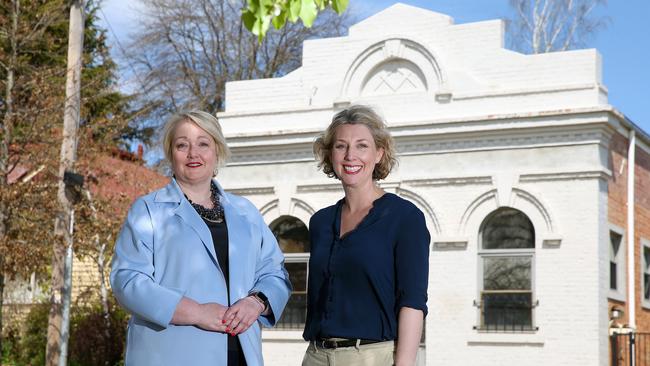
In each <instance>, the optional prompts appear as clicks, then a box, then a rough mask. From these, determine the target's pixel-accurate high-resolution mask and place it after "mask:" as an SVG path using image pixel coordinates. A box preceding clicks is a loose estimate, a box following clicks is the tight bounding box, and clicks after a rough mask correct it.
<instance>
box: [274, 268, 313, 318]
mask: <svg viewBox="0 0 650 366" xmlns="http://www.w3.org/2000/svg"><path fill="white" fill-rule="evenodd" d="M284 266H285V268H286V269H287V271H288V272H289V279H290V280H291V284H292V285H293V291H292V292H291V297H289V302H287V306H286V307H285V308H284V312H283V313H282V317H281V318H280V320H279V321H278V323H277V325H276V327H277V328H281V329H302V328H303V327H304V325H305V320H306V318H307V263H306V262H302V263H285V264H284Z"/></svg>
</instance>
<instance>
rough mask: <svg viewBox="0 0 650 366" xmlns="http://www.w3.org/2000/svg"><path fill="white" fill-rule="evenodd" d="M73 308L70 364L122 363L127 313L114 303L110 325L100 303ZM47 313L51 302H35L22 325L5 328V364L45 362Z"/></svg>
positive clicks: (23, 364) (90, 365) (22, 365)
mask: <svg viewBox="0 0 650 366" xmlns="http://www.w3.org/2000/svg"><path fill="white" fill-rule="evenodd" d="M71 312H72V314H73V315H72V318H71V322H70V341H69V346H68V350H69V352H68V364H69V365H70V366H94V365H111V366H113V365H122V364H123V354H124V344H125V337H126V324H127V321H128V314H127V313H126V312H125V311H124V310H122V309H121V308H120V307H119V306H117V304H111V306H110V311H109V313H110V327H108V326H107V323H106V321H105V319H104V317H103V314H102V311H101V307H100V306H98V305H94V306H87V307H74V308H73V309H72V311H71ZM48 313H49V304H36V305H33V306H32V308H31V310H30V312H29V314H28V315H27V318H26V319H25V322H24V323H23V324H22V326H23V328H22V329H18V328H17V327H15V326H14V327H11V328H9V329H8V330H7V331H6V332H5V333H6V334H5V339H4V342H3V352H2V356H3V357H2V362H3V364H6V365H15V366H30V365H44V364H45V343H46V342H47V321H48V319H47V317H48ZM107 337H108V339H107Z"/></svg>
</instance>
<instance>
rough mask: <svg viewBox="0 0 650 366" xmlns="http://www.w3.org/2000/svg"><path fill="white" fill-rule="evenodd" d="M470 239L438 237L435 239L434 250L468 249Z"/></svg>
mask: <svg viewBox="0 0 650 366" xmlns="http://www.w3.org/2000/svg"><path fill="white" fill-rule="evenodd" d="M468 242H469V239H467V238H464V237H459V238H442V237H441V238H436V239H434V240H433V247H432V248H431V250H433V251H448V250H466V249H467V243H468Z"/></svg>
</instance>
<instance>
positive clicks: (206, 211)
mask: <svg viewBox="0 0 650 366" xmlns="http://www.w3.org/2000/svg"><path fill="white" fill-rule="evenodd" d="M185 198H187V200H188V201H189V202H190V204H191V205H192V207H194V209H195V210H196V212H197V213H198V214H199V216H201V218H202V219H204V220H206V221H208V222H212V223H221V222H223V218H224V213H223V207H221V203H220V202H219V192H218V191H217V185H216V184H214V182H211V183H210V200H211V201H212V208H205V207H203V206H201V205H199V204H198V203H194V202H192V200H191V199H189V198H188V197H187V195H185Z"/></svg>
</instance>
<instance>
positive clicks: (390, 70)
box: [337, 36, 449, 101]
mask: <svg viewBox="0 0 650 366" xmlns="http://www.w3.org/2000/svg"><path fill="white" fill-rule="evenodd" d="M446 79H447V78H446V77H445V75H444V73H443V71H442V69H441V68H440V65H439V61H438V57H435V56H434V54H433V53H432V52H431V50H429V49H428V48H427V47H425V46H423V43H422V42H418V41H415V40H413V39H411V38H409V37H404V36H394V37H387V38H385V39H384V40H381V41H379V42H376V43H374V44H372V45H370V46H369V47H367V48H366V49H365V50H363V51H362V52H360V53H359V55H358V56H357V57H356V58H355V59H354V61H353V62H352V64H351V65H350V67H348V71H347V72H346V74H345V78H344V79H343V87H342V89H341V93H340V97H339V98H337V100H341V101H348V100H352V99H354V98H356V97H358V96H360V95H364V94H366V95H368V92H369V90H368V88H369V87H371V86H373V85H374V86H381V87H382V88H383V87H384V86H386V87H387V88H385V89H383V91H382V92H380V94H390V93H395V92H399V91H400V89H401V87H403V86H404V84H401V83H402V82H408V81H409V80H410V82H411V83H412V84H411V86H413V88H408V91H409V92H413V91H415V92H421V93H436V92H438V91H439V90H445V93H449V91H448V90H446V84H447V82H446ZM403 91H406V90H403ZM375 92H376V91H375ZM372 94H375V93H374V92H373V93H370V95H372Z"/></svg>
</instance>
